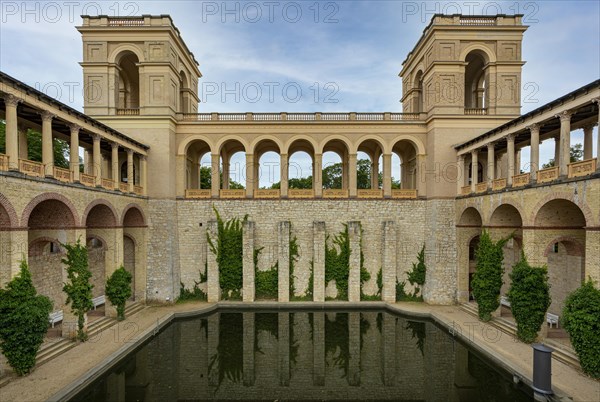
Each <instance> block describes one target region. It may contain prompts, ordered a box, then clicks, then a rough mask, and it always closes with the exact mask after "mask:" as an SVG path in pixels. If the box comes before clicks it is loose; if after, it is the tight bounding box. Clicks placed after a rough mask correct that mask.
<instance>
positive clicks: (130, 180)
mask: <svg viewBox="0 0 600 402" xmlns="http://www.w3.org/2000/svg"><path fill="white" fill-rule="evenodd" d="M134 180H135V179H134V177H133V149H128V150H127V191H128V192H130V193H133V182H134Z"/></svg>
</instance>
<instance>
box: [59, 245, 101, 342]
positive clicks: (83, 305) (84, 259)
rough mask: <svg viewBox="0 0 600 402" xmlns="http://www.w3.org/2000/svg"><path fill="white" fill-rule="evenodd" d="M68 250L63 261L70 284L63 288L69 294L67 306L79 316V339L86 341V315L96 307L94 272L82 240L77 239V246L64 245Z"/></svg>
mask: <svg viewBox="0 0 600 402" xmlns="http://www.w3.org/2000/svg"><path fill="white" fill-rule="evenodd" d="M63 247H64V248H65V249H66V250H67V258H66V259H65V258H63V259H62V260H61V261H62V263H63V264H65V265H66V266H67V278H68V280H69V282H68V283H65V284H64V286H63V291H64V292H65V293H66V294H67V301H66V304H71V311H72V312H73V314H75V315H77V339H78V340H80V341H82V342H83V341H86V340H87V338H88V335H87V333H86V332H85V330H84V326H85V315H86V313H87V312H88V311H90V310H91V309H92V308H93V307H94V303H92V288H93V287H94V285H92V284H91V283H90V279H91V278H92V272H91V271H90V267H89V265H88V251H87V247H85V246H84V245H82V244H81V239H77V242H76V243H75V244H63Z"/></svg>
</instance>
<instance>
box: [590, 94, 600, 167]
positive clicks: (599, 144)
mask: <svg viewBox="0 0 600 402" xmlns="http://www.w3.org/2000/svg"><path fill="white" fill-rule="evenodd" d="M592 102H594V103H596V104H597V105H598V135H597V136H596V172H600V98H595V99H592Z"/></svg>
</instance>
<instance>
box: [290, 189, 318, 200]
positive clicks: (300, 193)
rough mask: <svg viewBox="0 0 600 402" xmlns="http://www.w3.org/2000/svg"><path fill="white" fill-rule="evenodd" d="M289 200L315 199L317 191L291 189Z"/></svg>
mask: <svg viewBox="0 0 600 402" xmlns="http://www.w3.org/2000/svg"><path fill="white" fill-rule="evenodd" d="M288 198H315V191H314V190H313V189H300V188H290V189H288Z"/></svg>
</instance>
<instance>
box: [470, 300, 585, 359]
mask: <svg viewBox="0 0 600 402" xmlns="http://www.w3.org/2000/svg"><path fill="white" fill-rule="evenodd" d="M460 309H461V310H463V311H465V312H467V313H469V314H471V315H473V316H475V317H478V315H477V304H476V303H463V304H461V305H460ZM510 317H512V315H510ZM513 320H514V319H508V316H506V317H493V318H492V320H491V321H490V322H488V324H489V325H493V326H494V327H496V328H498V329H500V330H501V331H502V332H504V333H506V334H508V335H510V336H514V337H515V338H516V336H517V326H516V324H515V322H514V321H513ZM553 332H555V330H554V329H551V328H548V334H549V335H552V334H553ZM544 344H546V345H548V346H550V347H552V348H553V349H554V352H553V353H552V357H553V358H554V359H556V360H558V361H559V362H561V363H564V364H567V365H569V366H571V367H573V368H575V369H577V370H581V365H580V364H579V358H578V357H577V354H576V353H575V351H574V350H573V348H572V347H571V346H570V345H566V344H564V343H561V342H559V341H558V340H556V339H553V338H546V339H544Z"/></svg>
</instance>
